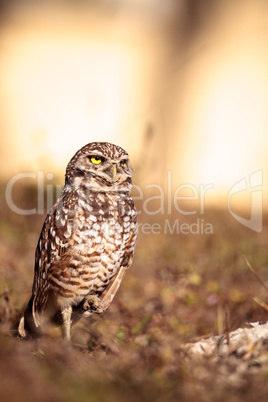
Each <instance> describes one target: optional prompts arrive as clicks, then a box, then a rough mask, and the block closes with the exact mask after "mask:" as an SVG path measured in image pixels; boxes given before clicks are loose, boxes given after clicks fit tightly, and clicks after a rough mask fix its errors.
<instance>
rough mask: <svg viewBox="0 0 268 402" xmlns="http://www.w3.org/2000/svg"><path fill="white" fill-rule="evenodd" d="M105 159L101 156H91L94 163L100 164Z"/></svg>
mask: <svg viewBox="0 0 268 402" xmlns="http://www.w3.org/2000/svg"><path fill="white" fill-rule="evenodd" d="M102 161H103V159H102V158H101V157H100V156H91V158H90V162H92V163H94V165H99V164H100V163H101V162H102Z"/></svg>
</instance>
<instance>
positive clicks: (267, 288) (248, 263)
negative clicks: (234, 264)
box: [243, 255, 268, 292]
mask: <svg viewBox="0 0 268 402" xmlns="http://www.w3.org/2000/svg"><path fill="white" fill-rule="evenodd" d="M243 258H244V260H245V263H246V264H247V266H248V267H249V269H250V270H251V272H252V273H253V275H254V276H255V277H256V278H257V279H258V281H259V282H260V284H261V285H262V286H263V287H264V289H265V290H266V291H267V292H268V287H267V286H266V285H265V283H264V282H263V281H262V280H261V278H260V277H259V275H257V273H256V271H255V269H254V268H253V267H252V266H251V264H250V262H249V261H248V259H247V257H246V256H244V255H243Z"/></svg>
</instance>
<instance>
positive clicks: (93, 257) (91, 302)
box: [19, 142, 137, 338]
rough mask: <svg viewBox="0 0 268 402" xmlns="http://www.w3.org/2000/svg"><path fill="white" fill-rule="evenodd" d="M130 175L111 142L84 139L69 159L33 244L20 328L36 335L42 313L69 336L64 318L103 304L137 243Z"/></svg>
mask: <svg viewBox="0 0 268 402" xmlns="http://www.w3.org/2000/svg"><path fill="white" fill-rule="evenodd" d="M131 178H132V169H131V165H130V162H129V158H128V154H127V153H126V151H124V150H123V149H122V148H120V147H118V146H116V145H113V144H109V143H101V142H94V143H90V144H87V145H85V146H84V147H83V148H81V149H80V150H79V151H78V152H77V153H76V154H75V155H74V156H73V158H72V159H71V160H70V162H69V163H68V165H67V168H66V175H65V186H64V188H63V190H62V193H61V195H60V197H59V198H58V200H57V201H56V203H55V205H54V206H53V207H52V209H51V210H50V212H49V213H48V215H47V217H46V219H45V222H44V225H43V229H42V231H41V235H40V238H39V241H38V244H37V248H36V254H35V274H34V283H33V289H32V297H31V299H30V301H29V303H28V306H27V308H26V311H25V313H24V317H23V318H22V319H21V322H20V325H19V333H20V334H21V335H22V336H25V335H31V336H33V337H36V336H40V335H42V326H43V324H44V321H45V317H48V318H49V319H50V320H52V321H55V322H58V323H60V324H62V327H63V333H64V336H65V337H66V338H70V326H71V322H75V321H76V320H78V319H79V318H80V317H82V316H88V315H90V314H92V313H93V312H96V313H101V312H103V311H104V310H105V309H106V308H107V307H108V306H109V304H110V303H111V301H112V299H113V297H114V294H115V293H116V291H117V289H118V287H119V285H120V283H121V280H122V277H123V275H124V272H125V269H127V268H128V267H129V266H130V265H131V263H132V259H133V253H134V248H135V245H136V237H137V214H136V209H135V206H134V203H133V200H132V198H131V197H130V190H131V187H132V180H131Z"/></svg>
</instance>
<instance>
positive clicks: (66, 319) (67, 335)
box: [61, 306, 72, 341]
mask: <svg viewBox="0 0 268 402" xmlns="http://www.w3.org/2000/svg"><path fill="white" fill-rule="evenodd" d="M61 314H62V319H63V324H62V331H63V337H64V339H66V340H68V341H70V340H71V323H72V320H71V317H72V306H67V307H65V308H64V309H63V310H62V311H61Z"/></svg>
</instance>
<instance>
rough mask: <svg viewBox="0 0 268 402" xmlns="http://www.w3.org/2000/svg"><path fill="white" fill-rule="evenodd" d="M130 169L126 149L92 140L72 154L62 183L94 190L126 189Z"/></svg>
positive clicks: (128, 189)
mask: <svg viewBox="0 0 268 402" xmlns="http://www.w3.org/2000/svg"><path fill="white" fill-rule="evenodd" d="M131 177H132V168H131V165H130V162H129V157H128V154H127V152H126V151H125V150H124V149H123V148H120V147H119V146H117V145H113V144H110V143H108V142H92V143H90V144H87V145H85V146H84V147H82V148H81V149H79V151H77V152H76V154H75V155H74V156H73V157H72V159H71V160H70V162H69V163H68V165H67V168H66V175H65V181H66V184H71V185H73V186H77V187H78V186H81V185H83V186H86V187H87V188H92V189H96V190H98V191H111V190H119V191H120V190H121V191H122V190H123V191H130V189H131V185H132V181H131Z"/></svg>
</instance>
